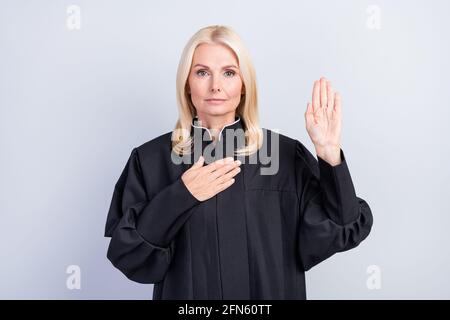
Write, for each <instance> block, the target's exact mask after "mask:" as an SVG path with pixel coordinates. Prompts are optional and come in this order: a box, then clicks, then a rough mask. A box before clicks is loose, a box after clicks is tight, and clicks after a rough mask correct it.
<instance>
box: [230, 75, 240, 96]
mask: <svg viewBox="0 0 450 320" xmlns="http://www.w3.org/2000/svg"><path fill="white" fill-rule="evenodd" d="M241 90H242V82H241V80H240V79H236V81H230V82H229V83H228V85H227V93H228V96H229V97H230V98H232V97H233V98H237V97H240V95H241Z"/></svg>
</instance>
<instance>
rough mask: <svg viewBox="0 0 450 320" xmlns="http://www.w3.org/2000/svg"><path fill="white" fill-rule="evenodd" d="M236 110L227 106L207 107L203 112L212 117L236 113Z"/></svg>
mask: <svg viewBox="0 0 450 320" xmlns="http://www.w3.org/2000/svg"><path fill="white" fill-rule="evenodd" d="M235 110H236V109H235V108H230V107H226V106H207V107H205V108H204V109H203V110H202V111H203V112H204V113H206V114H209V115H211V116H222V115H225V114H228V113H232V112H234V111H235Z"/></svg>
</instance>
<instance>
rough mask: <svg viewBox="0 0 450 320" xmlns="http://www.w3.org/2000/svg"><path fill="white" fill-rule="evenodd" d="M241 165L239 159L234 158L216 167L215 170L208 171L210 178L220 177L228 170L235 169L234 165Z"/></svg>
mask: <svg viewBox="0 0 450 320" xmlns="http://www.w3.org/2000/svg"><path fill="white" fill-rule="evenodd" d="M240 165H241V161H240V160H236V161H234V162H232V163H230V164H227V165H225V166H223V167H222V168H220V169H217V170H216V171H213V172H211V173H210V175H211V178H212V180H216V179H218V178H220V177H221V176H223V175H225V174H226V173H227V172H230V171H231V170H233V169H235V168H236V167H239V166H240Z"/></svg>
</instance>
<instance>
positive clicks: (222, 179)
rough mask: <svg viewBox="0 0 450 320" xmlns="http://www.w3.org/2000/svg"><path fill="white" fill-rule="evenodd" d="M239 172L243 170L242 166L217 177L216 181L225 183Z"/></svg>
mask: <svg viewBox="0 0 450 320" xmlns="http://www.w3.org/2000/svg"><path fill="white" fill-rule="evenodd" d="M239 172H241V168H239V167H238V168H234V169H233V170H231V171H229V172H228V173H227V174H224V175H222V176H221V177H219V178H217V180H216V182H217V183H218V184H222V183H225V182H226V181H228V180H230V179H231V178H233V177H234V176H235V175H237V174H238V173H239Z"/></svg>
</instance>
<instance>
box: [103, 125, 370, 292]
mask: <svg viewBox="0 0 450 320" xmlns="http://www.w3.org/2000/svg"><path fill="white" fill-rule="evenodd" d="M197 120H198V119H197V118H194V119H193V122H192V124H191V134H192V136H193V137H194V145H195V146H196V147H195V148H196V150H197V151H200V152H197V154H196V152H192V153H191V154H190V155H188V156H187V157H188V158H189V159H190V161H186V155H185V157H184V158H183V159H184V162H182V163H179V161H178V162H177V161H174V159H178V160H180V159H181V158H179V157H178V158H176V157H174V155H175V153H173V151H172V150H171V148H172V144H171V136H172V133H171V132H168V133H165V134H163V135H161V136H159V137H157V138H154V139H152V140H150V141H148V142H146V143H144V144H142V145H140V146H138V147H135V148H134V149H133V150H132V151H131V154H130V156H129V159H128V161H127V163H126V165H125V168H124V169H123V172H122V174H121V175H120V177H119V179H118V181H117V183H116V185H115V188H114V192H113V195H112V201H111V205H110V208H109V212H108V215H107V221H106V227H105V236H106V237H110V238H111V240H110V243H109V247H108V251H107V257H108V259H109V260H110V261H111V263H112V264H113V265H114V266H115V267H116V268H117V269H118V270H120V271H121V272H122V273H123V274H124V275H125V276H126V277H127V278H129V279H130V280H133V281H136V282H139V283H153V284H154V290H153V299H306V288H305V271H307V270H309V269H311V268H312V267H313V266H315V265H317V264H318V263H320V262H322V261H324V260H325V259H327V258H329V257H331V256H332V255H334V254H335V253H337V252H342V251H347V250H349V249H352V248H355V247H356V246H358V245H359V244H360V243H361V242H362V241H363V240H364V239H365V238H366V237H367V236H368V234H369V232H370V230H371V227H372V221H373V218H372V213H371V209H370V207H369V205H368V203H367V202H366V201H365V200H363V199H362V198H360V197H357V196H356V194H355V189H354V185H353V183H352V179H351V176H350V172H349V169H348V167H347V162H346V159H345V155H344V152H343V150H342V149H341V150H340V156H341V163H340V164H338V165H335V166H331V165H330V164H329V163H327V162H326V161H325V160H323V159H322V158H320V157H318V159H317V160H316V159H315V157H314V156H313V155H312V154H311V153H310V152H309V151H308V150H307V149H306V148H305V146H304V145H303V144H302V143H301V142H299V141H298V140H295V139H292V138H289V137H287V136H285V135H282V134H279V133H276V132H274V131H271V130H268V129H264V128H263V129H262V130H263V133H264V140H263V148H261V150H260V151H259V152H257V153H255V154H253V155H251V156H245V157H244V156H234V158H235V159H239V160H241V162H242V164H241V166H240V167H241V172H240V173H238V174H237V175H236V176H235V182H234V183H233V184H232V185H231V186H230V187H228V188H227V189H225V190H223V191H222V192H220V193H218V194H216V195H215V196H213V197H212V198H210V199H207V200H205V201H199V200H197V199H196V198H195V197H194V196H193V195H192V194H191V193H190V192H189V190H188V189H187V188H186V186H185V184H184V183H183V181H182V179H181V175H182V174H183V172H185V171H186V170H187V169H189V168H190V166H191V165H192V163H193V162H194V161H196V160H198V157H199V156H200V153H203V156H204V157H205V158H206V163H205V165H206V164H208V163H210V162H212V161H214V160H217V159H220V158H224V157H226V156H230V155H232V154H230V153H229V150H231V151H233V150H235V149H238V148H239V147H242V146H243V141H244V140H243V132H244V130H245V128H246V127H245V122H244V120H243V119H241V118H240V117H236V118H235V121H234V122H233V123H231V124H228V125H226V126H224V127H223V128H222V131H221V132H220V134H219V139H217V141H215V140H214V139H213V137H212V136H211V134H210V131H209V130H208V129H207V128H205V127H202V126H200V125H199V124H198V123H197ZM230 132H231V135H229V133H230ZM198 137H201V139H200V140H199V139H198ZM230 145H231V148H230ZM274 147H276V148H274ZM199 148H200V149H199ZM220 150H222V151H220ZM263 151H264V153H263ZM271 153H272V154H271ZM277 155H278V158H277V160H276V161H275V160H274V159H275V157H276V156H277ZM268 158H271V159H272V160H271V161H270V162H268V161H267V159H268ZM275 162H278V163H277V164H276V163H275ZM264 169H265V170H268V171H266V173H263V170H264ZM274 169H276V172H271V171H270V170H272V171H274ZM267 172H269V173H270V174H267Z"/></svg>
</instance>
